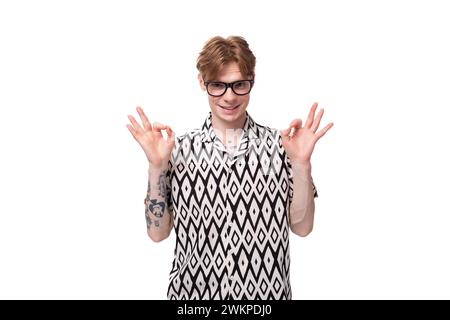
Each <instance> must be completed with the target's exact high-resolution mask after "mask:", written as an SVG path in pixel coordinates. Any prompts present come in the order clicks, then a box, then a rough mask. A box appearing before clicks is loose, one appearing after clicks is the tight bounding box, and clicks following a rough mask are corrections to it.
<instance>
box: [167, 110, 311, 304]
mask: <svg viewBox="0 0 450 320" xmlns="http://www.w3.org/2000/svg"><path fill="white" fill-rule="evenodd" d="M168 181H169V190H170V194H169V199H168V204H169V209H170V210H171V212H172V214H173V222H174V229H175V232H176V244H175V252H174V260H173V264H172V270H171V272H170V276H169V288H168V292H167V296H168V299H202V300H203V299H233V300H237V299H291V297H292V295H291V285H290V280H289V268H290V253H289V206H290V204H291V202H292V195H293V176H292V169H291V165H290V162H289V159H288V157H287V156H286V152H285V151H284V148H283V146H282V144H281V137H280V133H279V131H278V130H276V129H272V128H269V127H265V126H262V125H259V124H257V123H255V122H254V121H253V119H252V118H251V117H250V115H249V114H248V113H246V120H245V125H244V128H243V130H242V131H241V139H240V142H239V144H238V148H237V149H236V151H235V152H233V153H230V152H228V151H227V149H226V148H225V146H224V144H223V143H222V141H221V140H220V139H219V138H218V137H217V136H216V134H215V132H214V129H213V127H212V125H211V112H210V113H209V116H208V117H207V118H206V120H205V122H204V123H203V125H202V126H201V128H199V129H196V130H193V131H191V132H188V133H186V134H184V135H182V136H180V137H177V139H176V145H175V148H174V150H173V151H172V155H171V159H170V161H169V170H168ZM313 189H314V193H315V194H314V195H315V196H317V192H316V189H315V186H314V184H313Z"/></svg>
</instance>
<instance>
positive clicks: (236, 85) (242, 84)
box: [234, 81, 245, 89]
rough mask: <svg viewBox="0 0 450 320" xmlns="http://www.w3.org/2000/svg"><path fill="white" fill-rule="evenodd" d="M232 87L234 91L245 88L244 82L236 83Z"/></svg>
mask: <svg viewBox="0 0 450 320" xmlns="http://www.w3.org/2000/svg"><path fill="white" fill-rule="evenodd" d="M234 87H235V88H236V89H239V88H243V87H245V82H244V81H239V82H236V83H235V84H234Z"/></svg>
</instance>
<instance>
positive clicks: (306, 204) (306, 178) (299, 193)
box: [289, 162, 315, 237]
mask: <svg viewBox="0 0 450 320" xmlns="http://www.w3.org/2000/svg"><path fill="white" fill-rule="evenodd" d="M291 166H292V175H293V180H294V186H293V189H294V193H293V197H292V203H291V206H290V210H289V214H290V220H291V230H292V232H294V233H295V234H297V235H299V236H301V237H306V236H307V235H308V234H309V233H310V232H311V231H312V229H313V224H314V211H315V204H314V190H313V183H312V178H311V163H310V162H308V163H299V162H292V163H291Z"/></svg>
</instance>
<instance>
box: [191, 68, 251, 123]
mask: <svg viewBox="0 0 450 320" xmlns="http://www.w3.org/2000/svg"><path fill="white" fill-rule="evenodd" d="M238 80H249V77H245V76H243V75H242V74H241V71H240V70H239V66H238V64H237V63H236V62H232V63H229V64H226V65H225V66H224V67H223V69H222V70H221V71H220V72H219V74H218V75H217V79H206V81H221V82H226V83H230V82H235V81H238ZM199 81H200V86H201V87H202V89H203V90H205V91H206V86H205V83H204V81H203V79H202V78H201V76H200V75H199ZM208 102H209V106H210V107H211V112H212V114H213V117H215V118H217V119H218V120H219V121H221V122H224V123H229V124H230V125H233V124H234V123H236V122H239V120H241V119H242V118H245V110H246V109H247V106H248V103H249V102H250V94H247V95H243V96H240V95H236V94H235V93H234V92H233V90H231V88H228V89H227V91H226V92H225V93H224V94H223V95H222V96H220V97H213V96H210V95H209V94H208Z"/></svg>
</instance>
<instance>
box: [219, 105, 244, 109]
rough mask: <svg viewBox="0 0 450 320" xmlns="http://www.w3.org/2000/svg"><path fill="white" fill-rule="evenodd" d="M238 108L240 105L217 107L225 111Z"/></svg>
mask: <svg viewBox="0 0 450 320" xmlns="http://www.w3.org/2000/svg"><path fill="white" fill-rule="evenodd" d="M239 106H240V104H239V105H237V106H235V107H222V106H221V105H219V107H221V108H222V109H225V110H234V109H236V108H239Z"/></svg>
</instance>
